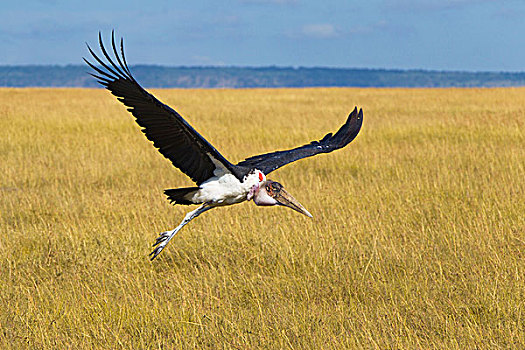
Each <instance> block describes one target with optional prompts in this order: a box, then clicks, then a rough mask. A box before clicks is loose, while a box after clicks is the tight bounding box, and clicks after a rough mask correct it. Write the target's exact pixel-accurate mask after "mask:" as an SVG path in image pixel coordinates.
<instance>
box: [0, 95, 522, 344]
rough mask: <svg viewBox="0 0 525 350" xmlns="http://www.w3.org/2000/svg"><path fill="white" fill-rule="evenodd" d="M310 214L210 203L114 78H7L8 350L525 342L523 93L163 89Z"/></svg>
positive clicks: (0, 138) (167, 98) (2, 317)
mask: <svg viewBox="0 0 525 350" xmlns="http://www.w3.org/2000/svg"><path fill="white" fill-rule="evenodd" d="M154 93H155V94H157V96H158V97H159V98H160V99H161V100H163V101H164V102H166V103H168V104H170V105H172V106H173V107H175V108H176V109H178V110H179V112H181V113H182V114H183V115H184V116H186V117H187V119H188V120H189V122H190V123H192V124H193V125H194V127H195V128H196V129H197V130H198V131H200V132H201V133H202V134H203V135H204V136H205V137H206V138H208V139H209V140H210V142H211V143H212V144H214V145H215V146H216V147H217V148H218V149H219V151H220V152H221V153H222V154H223V155H224V156H225V157H227V158H228V159H230V160H231V161H239V160H242V159H244V158H245V157H247V156H250V155H253V154H258V153H263V152H269V151H272V150H276V149H285V148H289V147H293V146H298V145H302V144H304V143H306V142H307V141H310V140H313V139H319V138H321V137H322V136H323V135H324V134H325V133H327V132H329V131H336V130H337V128H338V127H339V126H340V125H341V124H342V123H343V122H344V120H345V118H346V116H347V114H348V113H349V112H350V111H351V110H352V109H353V107H354V105H358V106H360V107H363V109H364V123H363V128H362V131H361V134H360V135H359V136H358V137H357V138H356V140H355V141H354V142H353V143H352V144H350V145H349V147H347V148H345V149H343V150H340V151H337V152H334V153H331V154H329V155H320V156H317V157H314V158H310V159H307V160H302V161H299V162H296V163H293V164H290V165H288V166H286V167H284V168H282V169H280V170H278V171H276V172H275V173H272V174H271V176H269V178H271V179H273V180H277V181H279V182H281V183H282V184H283V185H284V186H285V188H286V189H287V190H288V191H289V192H290V193H291V194H292V195H294V197H295V198H297V199H298V200H299V201H300V202H301V203H302V204H303V205H304V206H305V207H306V208H307V209H308V210H309V211H310V212H311V213H312V214H313V215H314V218H313V219H309V218H307V217H305V216H303V215H300V214H298V213H296V212H294V211H292V210H289V209H287V208H282V207H280V208H257V207H256V206H254V205H253V204H252V203H243V204H240V205H236V206H233V207H230V208H219V209H215V210H213V211H210V212H207V213H205V214H203V215H202V216H200V217H199V218H198V219H196V220H195V221H193V222H192V223H191V224H189V225H188V226H186V227H185V228H184V229H183V230H182V231H181V232H180V234H179V235H178V236H176V237H175V238H174V239H173V240H172V241H171V242H170V244H169V245H168V247H167V248H166V249H165V250H164V251H163V252H162V254H161V255H160V256H159V257H158V258H157V259H156V260H155V261H153V262H150V261H149V260H148V256H147V255H148V253H149V252H150V249H151V248H150V247H151V244H152V243H153V242H154V240H155V238H156V236H157V234H158V233H159V232H162V231H164V230H167V229H171V228H173V227H175V226H176V225H177V224H178V223H179V221H180V220H181V219H182V217H183V216H184V213H185V212H186V211H188V209H189V208H188V207H185V206H178V207H173V206H170V205H169V203H168V201H167V200H166V199H165V197H164V195H163V193H162V190H163V189H165V188H173V187H183V186H189V185H192V183H191V181H190V180H189V179H188V178H187V177H185V176H184V175H183V174H181V173H180V172H179V171H178V170H177V169H174V168H173V167H172V166H171V163H170V162H169V161H167V160H165V159H164V158H163V157H162V156H161V155H160V154H159V153H158V152H157V151H156V150H155V149H154V147H153V146H152V145H151V144H150V143H149V141H147V140H146V138H145V137H144V136H143V135H142V133H141V132H140V131H139V128H138V126H137V125H136V124H135V123H134V121H133V118H132V117H131V116H130V115H129V113H128V112H126V110H125V108H123V106H121V105H120V104H119V103H118V102H117V101H116V99H115V98H114V97H113V96H111V95H110V94H109V93H108V92H107V91H104V90H87V89H85V90H83V89H0V101H1V103H0V126H1V128H0V174H1V175H0V213H1V214H0V215H1V216H0V220H1V221H0V234H1V236H0V269H1V270H0V348H2V349H9V348H31V349H40V348H43V349H64V348H73V349H93V348H98V349H114V348H134V349H142V348H148V349H160V348H163V349H175V348H179V349H182V348H184V349H187V348H212V349H255V348H265V349H279V348H285V349H287V348H289V349H343V348H377V349H389V348H393V349H416V348H417V349H419V348H440V349H442V348H447V349H472V348H478V349H480V348H492V349H509V348H516V349H523V348H525V199H524V198H525V89H523V88H522V89H511V88H508V89H425V90H424V89H420V90H418V89H412V90H411V89H280V90H264V89H262V90H154Z"/></svg>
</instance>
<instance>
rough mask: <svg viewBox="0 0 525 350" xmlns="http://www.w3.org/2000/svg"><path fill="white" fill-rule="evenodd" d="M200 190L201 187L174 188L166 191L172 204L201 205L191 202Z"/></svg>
mask: <svg viewBox="0 0 525 350" xmlns="http://www.w3.org/2000/svg"><path fill="white" fill-rule="evenodd" d="M198 190H199V187H184V188H172V189H169V190H164V193H165V194H166V196H168V200H169V201H170V203H171V204H174V205H175V204H183V205H190V204H199V203H194V202H192V201H191V197H193V195H194V194H195V192H197V191H198Z"/></svg>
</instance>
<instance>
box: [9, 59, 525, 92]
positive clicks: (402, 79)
mask: <svg viewBox="0 0 525 350" xmlns="http://www.w3.org/2000/svg"><path fill="white" fill-rule="evenodd" d="M131 70H132V72H133V74H134V76H135V78H136V79H137V80H138V81H139V82H140V83H141V84H142V85H144V86H145V87H156V88H174V87H179V88H255V87H309V86H311V87H314V86H340V87H344V86H354V87H495V86H523V85H525V73H522V72H520V73H510V72H459V71H427V70H394V69H357V68H292V67H262V68H252V67H163V66H150V65H137V66H133V67H131ZM89 71H90V69H89V67H87V66H83V65H67V66H36V65H35V66H0V86H7V87H98V86H99V85H98V84H97V83H96V81H95V79H93V77H91V76H89V75H88V74H87V73H88V72H89Z"/></svg>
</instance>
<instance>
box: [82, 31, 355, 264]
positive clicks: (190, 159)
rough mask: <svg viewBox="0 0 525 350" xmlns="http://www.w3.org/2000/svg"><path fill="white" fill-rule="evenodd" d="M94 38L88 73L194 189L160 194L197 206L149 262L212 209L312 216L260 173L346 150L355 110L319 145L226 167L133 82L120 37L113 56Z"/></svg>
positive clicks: (174, 115)
mask: <svg viewBox="0 0 525 350" xmlns="http://www.w3.org/2000/svg"><path fill="white" fill-rule="evenodd" d="M98 39H99V45H100V50H101V52H102V54H103V55H104V57H105V58H106V61H104V60H103V59H101V58H100V57H98V56H97V55H96V54H95V53H94V52H93V50H91V48H90V47H89V45H87V47H88V50H89V52H90V53H91V55H92V56H93V58H94V59H95V60H96V62H98V63H99V64H100V66H95V64H93V63H91V62H89V61H88V60H87V59H85V58H84V61H85V62H86V63H87V64H88V65H89V66H90V67H91V68H92V69H93V70H94V71H95V72H94V73H90V74H91V75H92V76H93V77H95V78H96V79H97V81H98V82H99V83H100V84H102V85H103V86H104V87H105V88H106V89H108V90H109V91H111V93H112V94H113V95H115V96H116V97H117V99H118V100H119V101H120V102H122V103H123V104H124V105H125V106H127V107H128V108H127V109H128V111H129V112H131V114H133V116H134V117H135V118H136V121H137V123H138V124H139V125H140V126H141V127H142V132H143V133H144V134H145V135H146V137H147V138H148V140H150V141H152V142H153V145H154V146H155V147H156V148H158V150H159V152H160V153H161V154H162V155H163V156H164V157H166V158H167V159H169V160H170V161H171V162H172V163H173V165H174V166H175V167H177V168H179V169H180V170H181V171H182V172H183V173H184V174H186V175H187V176H189V177H190V178H191V179H192V180H193V181H194V182H195V183H196V184H197V186H195V187H187V188H176V189H168V190H165V191H164V193H165V194H166V195H167V196H168V200H169V201H170V202H171V203H172V204H182V205H190V204H198V205H199V207H198V208H197V209H195V210H193V211H190V212H189V213H188V214H187V215H186V216H185V217H184V220H182V222H181V223H180V224H179V226H177V227H176V228H175V229H173V230H171V231H166V232H162V233H161V234H160V236H159V237H158V238H157V240H156V242H155V244H154V245H153V247H155V248H154V250H153V251H152V252H151V254H150V258H151V260H153V259H155V257H156V256H157V255H158V254H159V253H160V252H161V251H162V250H163V249H164V247H166V245H167V244H168V242H169V241H170V240H171V239H172V238H173V237H174V236H175V234H176V233H177V232H179V230H180V229H181V228H182V227H183V226H184V225H186V224H187V223H189V222H190V221H191V220H193V219H195V218H196V217H197V216H199V215H200V214H202V213H204V212H205V211H207V210H210V209H213V208H216V207H220V206H225V205H232V204H236V203H241V202H244V201H249V200H252V199H253V202H254V203H255V204H256V205H260V206H271V205H282V206H286V207H288V208H291V209H293V210H296V211H298V212H299V213H301V214H304V215H306V216H309V217H312V215H311V214H310V213H309V212H308V211H307V210H306V209H305V208H304V207H303V206H302V205H301V204H300V203H299V202H298V201H297V200H296V199H295V198H293V197H292V196H291V195H290V194H289V193H288V192H286V191H285V190H284V188H283V186H282V185H281V184H280V183H278V182H276V181H272V180H269V179H267V178H266V175H268V174H269V173H271V172H272V171H274V170H276V169H279V168H280V167H282V166H283V165H286V164H288V163H291V162H294V161H296V160H299V159H302V158H306V157H311V156H314V155H316V154H319V153H328V152H332V151H334V150H336V149H339V148H342V147H344V146H346V145H347V144H348V143H350V141H352V140H353V139H354V138H355V137H356V136H357V134H358V133H359V130H360V129H361V124H362V122H363V112H362V110H359V112H358V111H357V107H356V108H354V110H353V111H352V113H350V115H349V116H348V119H347V121H346V123H345V124H344V125H343V126H342V127H341V128H340V129H339V130H338V131H337V132H336V133H335V134H333V135H332V133H329V134H327V135H326V136H325V137H323V138H322V139H321V140H319V141H312V142H311V143H308V144H306V145H304V146H301V147H297V148H294V149H290V150H286V151H277V152H271V153H265V154H260V155H257V156H253V157H250V158H247V159H245V160H243V161H242V162H239V163H237V164H232V163H230V162H229V161H228V160H227V159H226V158H224V157H223V156H222V155H221V154H220V153H219V152H218V151H217V150H216V149H215V147H213V146H212V145H211V144H210V143H209V142H208V141H206V139H205V138H204V137H202V136H201V135H200V134H199V133H198V132H197V131H196V130H195V129H194V128H193V127H192V126H191V125H190V124H188V122H187V121H186V120H184V118H183V117H182V116H181V115H180V114H179V113H177V112H176V111H175V110H173V109H172V108H170V107H169V106H167V105H165V104H164V103H162V102H160V101H159V100H158V99H157V98H155V97H154V96H153V95H152V94H150V93H148V92H147V91H146V90H144V89H143V88H142V87H141V86H140V84H139V83H138V82H137V81H136V80H135V79H134V78H133V76H132V74H131V71H130V69H129V68H128V64H127V62H126V58H125V56H124V44H123V39H120V55H119V53H118V51H117V46H116V45H115V35H114V32H113V33H112V37H111V45H112V49H113V50H112V51H113V54H114V58H112V57H111V56H110V55H109V54H108V52H107V51H106V49H105V47H104V45H103V41H102V36H101V34H100V33H99V38H98ZM115 60H116V61H115Z"/></svg>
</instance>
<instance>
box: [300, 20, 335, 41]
mask: <svg viewBox="0 0 525 350" xmlns="http://www.w3.org/2000/svg"><path fill="white" fill-rule="evenodd" d="M301 34H302V35H303V36H308V37H311V38H321V39H323V38H324V39H325V38H333V37H336V36H337V31H336V29H335V27H334V26H333V25H332V24H328V23H322V24H308V25H305V26H303V28H302V29H301Z"/></svg>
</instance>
